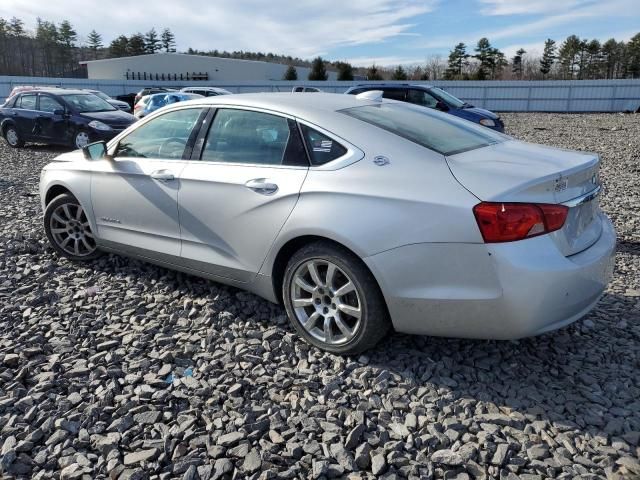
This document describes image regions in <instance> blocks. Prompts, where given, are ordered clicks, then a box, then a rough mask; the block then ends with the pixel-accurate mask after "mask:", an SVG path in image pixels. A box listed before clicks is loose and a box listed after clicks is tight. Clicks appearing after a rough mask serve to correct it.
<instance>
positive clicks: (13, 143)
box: [2, 125, 24, 148]
mask: <svg viewBox="0 0 640 480" xmlns="http://www.w3.org/2000/svg"><path fill="white" fill-rule="evenodd" d="M2 133H3V136H4V139H5V140H6V142H7V145H9V146H10V147H11V148H22V147H24V140H23V139H22V137H21V136H20V134H19V133H18V130H17V129H16V127H15V125H7V126H6V127H5V128H4V131H3V132H2Z"/></svg>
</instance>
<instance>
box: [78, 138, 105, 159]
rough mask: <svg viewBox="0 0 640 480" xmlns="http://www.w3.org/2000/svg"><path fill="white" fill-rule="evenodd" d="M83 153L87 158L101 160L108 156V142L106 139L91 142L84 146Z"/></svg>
mask: <svg viewBox="0 0 640 480" xmlns="http://www.w3.org/2000/svg"><path fill="white" fill-rule="evenodd" d="M82 153H83V154H84V158H86V159H87V160H100V159H101V158H107V157H108V155H107V144H106V143H105V142H104V141H102V140H101V141H99V142H94V143H90V144H89V145H86V146H84V147H82Z"/></svg>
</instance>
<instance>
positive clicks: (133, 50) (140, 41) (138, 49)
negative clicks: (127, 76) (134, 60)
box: [127, 33, 147, 55]
mask: <svg viewBox="0 0 640 480" xmlns="http://www.w3.org/2000/svg"><path fill="white" fill-rule="evenodd" d="M127 53H128V54H129V55H144V54H145V53H147V46H146V44H145V41H144V35H142V34H141V33H136V34H134V35H131V36H130V37H129V44H128V45H127Z"/></svg>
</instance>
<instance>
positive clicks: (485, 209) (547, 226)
mask: <svg viewBox="0 0 640 480" xmlns="http://www.w3.org/2000/svg"><path fill="white" fill-rule="evenodd" d="M568 212H569V208H568V207H566V206H564V205H552V204H547V203H499V202H482V203H479V204H478V205H476V206H475V207H473V214H474V215H475V217H476V221H477V222H478V227H479V228H480V233H482V238H483V239H484V241H485V242H486V243H497V242H513V241H515V240H522V239H524V238H530V237H535V236H537V235H543V234H545V233H550V232H554V231H556V230H559V229H561V228H562V226H563V225H564V222H565V220H566V219H567V213H568Z"/></svg>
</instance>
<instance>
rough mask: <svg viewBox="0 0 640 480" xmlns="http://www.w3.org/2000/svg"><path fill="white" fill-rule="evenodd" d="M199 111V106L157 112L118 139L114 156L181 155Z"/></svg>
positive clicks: (167, 157)
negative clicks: (152, 117) (156, 114)
mask: <svg viewBox="0 0 640 480" xmlns="http://www.w3.org/2000/svg"><path fill="white" fill-rule="evenodd" d="M201 113H202V109H201V108H186V109H182V110H175V111H173V112H168V113H165V114H164V115H160V116H159V117H156V118H154V119H153V120H151V121H149V122H147V123H145V124H144V125H141V126H140V127H139V128H136V129H135V130H134V131H133V132H131V133H130V134H129V135H127V136H126V137H124V138H123V139H122V140H120V143H119V144H118V148H117V149H116V154H115V156H116V157H142V158H154V159H156V158H159V159H167V160H178V159H181V158H183V157H184V153H185V147H186V146H187V143H188V142H189V137H190V136H191V133H192V131H193V129H194V127H195V125H196V123H197V122H198V118H200V114H201Z"/></svg>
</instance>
